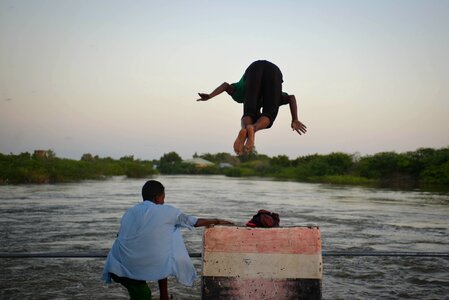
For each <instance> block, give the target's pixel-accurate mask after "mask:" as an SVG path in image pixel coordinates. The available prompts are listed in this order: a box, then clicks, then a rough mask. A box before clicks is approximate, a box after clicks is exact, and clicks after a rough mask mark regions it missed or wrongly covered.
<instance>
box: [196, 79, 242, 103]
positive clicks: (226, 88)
mask: <svg viewBox="0 0 449 300" xmlns="http://www.w3.org/2000/svg"><path fill="white" fill-rule="evenodd" d="M223 92H227V93H228V94H229V95H232V93H233V92H234V86H232V85H230V84H229V83H227V82H223V83H222V84H221V85H220V86H219V87H217V88H216V89H215V90H213V92H212V93H210V94H205V93H198V95H199V96H200V97H201V98H200V99H197V100H196V101H207V100H209V99H210V98H213V97H215V96H217V95H220V94H221V93H223Z"/></svg>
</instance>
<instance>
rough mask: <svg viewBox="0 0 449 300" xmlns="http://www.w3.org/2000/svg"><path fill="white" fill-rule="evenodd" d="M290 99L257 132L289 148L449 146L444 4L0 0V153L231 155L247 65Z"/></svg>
mask: <svg viewBox="0 0 449 300" xmlns="http://www.w3.org/2000/svg"><path fill="white" fill-rule="evenodd" d="M258 59H266V60H269V61H272V62H273V63H275V64H276V65H278V66H279V67H280V69H281V70H282V73H283V76H284V84H283V90H284V91H286V92H288V93H290V94H294V95H295V96H296V98H297V99H298V102H299V117H300V120H301V121H302V122H303V123H305V124H306V125H307V127H308V132H307V134H305V135H302V136H299V135H298V134H297V133H295V132H292V130H291V128H290V122H291V116H290V112H289V109H288V106H282V107H281V108H280V111H279V115H278V118H277V119H276V121H275V123H274V125H273V127H272V128H271V129H269V130H265V131H260V132H258V133H257V135H256V149H257V151H258V152H259V153H263V154H267V155H269V156H275V155H280V154H286V155H288V156H289V157H290V158H296V157H298V156H303V155H307V154H313V153H320V154H328V153H331V152H335V151H343V152H346V153H355V152H359V153H360V154H362V155H366V154H373V153H377V152H381V151H397V152H404V151H413V150H416V149H417V148H420V147H432V148H440V147H446V146H449V1H447V0H446V1H443V0H442V1H432V0H426V1H421V0H420V1H412V0H388V1H274V0H273V1H114V0H104V1H98V0H86V1H81V0H72V1H66V0H53V1H43V0H39V1H38V0H36V1H25V0H21V1H12V0H0V153H5V154H8V153H10V152H12V153H15V154H18V153H20V152H25V151H29V152H32V151H33V150H35V149H53V150H54V151H55V152H56V154H57V155H58V156H59V157H67V158H75V159H79V158H80V157H81V156H82V154H83V153H91V154H93V155H99V156H101V157H104V156H112V157H114V158H119V157H121V156H124V155H134V156H135V157H136V158H141V159H159V158H160V157H161V156H162V155H163V154H164V153H168V152H170V151H176V152H177V153H178V154H180V155H181V156H182V157H183V158H184V159H187V158H190V157H191V156H192V155H193V154H194V153H195V152H197V153H198V154H201V153H218V152H228V153H233V150H232V145H233V142H234V139H235V137H236V135H237V132H238V130H239V128H240V118H241V115H242V110H243V107H242V105H240V104H237V103H235V102H234V101H233V100H232V99H231V97H229V96H228V95H227V94H222V95H220V96H218V97H216V98H214V99H212V100H210V101H208V102H197V101H196V99H197V93H198V92H211V91H212V90H213V89H214V88H215V87H217V86H218V85H219V84H221V83H222V82H224V81H226V82H229V83H232V82H236V81H238V80H239V79H240V77H241V75H242V74H243V72H244V71H245V69H246V67H247V66H248V65H249V64H250V63H251V62H253V61H255V60H258Z"/></svg>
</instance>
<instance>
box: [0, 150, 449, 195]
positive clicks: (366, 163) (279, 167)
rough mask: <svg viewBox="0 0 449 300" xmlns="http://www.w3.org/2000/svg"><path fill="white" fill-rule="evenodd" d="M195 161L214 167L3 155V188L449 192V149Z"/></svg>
mask: <svg viewBox="0 0 449 300" xmlns="http://www.w3.org/2000/svg"><path fill="white" fill-rule="evenodd" d="M193 157H194V158H202V159H205V160H207V161H210V162H212V163H213V164H212V165H209V166H199V165H195V164H192V163H186V162H185V161H183V159H182V158H181V156H179V155H178V154H177V153H176V152H169V153H165V154H164V155H163V156H162V157H161V158H160V159H159V160H152V161H148V160H139V159H134V157H133V156H132V155H131V156H124V157H122V158H120V159H118V160H116V159H112V158H110V157H107V158H100V157H98V156H92V155H91V154H84V155H83V156H82V157H81V159H80V160H79V161H77V160H70V159H63V158H58V157H56V155H54V154H53V155H50V157H46V158H39V157H36V156H35V155H31V154H30V153H21V154H19V155H14V154H9V155H4V154H0V183H4V184H5V183H12V184H15V183H52V182H67V181H75V180H82V179H101V178H106V177H109V176H117V175H126V176H128V177H132V178H143V177H148V176H151V175H154V174H206V175H209V174H210V175H213V174H222V175H226V176H231V177H247V176H259V177H270V178H277V179H283V180H295V181H304V182H327V183H337V184H362V185H374V186H397V187H423V186H449V147H445V148H440V149H433V148H420V149H417V150H416V151H409V152H404V153H396V152H380V153H376V154H373V155H364V156H361V155H358V154H347V153H342V152H333V153H330V154H312V155H306V156H300V157H297V158H295V159H290V158H289V157H288V156H286V155H278V156H274V157H269V156H267V155H264V154H259V153H257V151H256V150H254V151H253V152H252V153H250V154H247V155H243V156H238V157H237V156H234V155H231V154H229V153H225V152H221V153H216V154H210V153H204V154H201V155H198V154H196V153H195V154H194V156H193Z"/></svg>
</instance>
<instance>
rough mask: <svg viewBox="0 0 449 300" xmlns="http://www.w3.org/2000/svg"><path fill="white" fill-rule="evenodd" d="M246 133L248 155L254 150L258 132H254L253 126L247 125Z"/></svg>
mask: <svg viewBox="0 0 449 300" xmlns="http://www.w3.org/2000/svg"><path fill="white" fill-rule="evenodd" d="M246 131H247V135H248V139H247V140H246V144H245V149H246V153H248V154H250V153H251V151H252V150H253V148H254V140H255V138H256V132H255V130H254V126H253V125H247V126H246Z"/></svg>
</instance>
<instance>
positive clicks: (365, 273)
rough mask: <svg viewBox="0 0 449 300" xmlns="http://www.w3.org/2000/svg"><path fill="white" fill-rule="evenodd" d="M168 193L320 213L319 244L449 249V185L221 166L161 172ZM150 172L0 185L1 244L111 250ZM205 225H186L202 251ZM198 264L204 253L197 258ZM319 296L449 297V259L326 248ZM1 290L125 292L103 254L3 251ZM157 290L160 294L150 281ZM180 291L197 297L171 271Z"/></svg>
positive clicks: (307, 216)
mask: <svg viewBox="0 0 449 300" xmlns="http://www.w3.org/2000/svg"><path fill="white" fill-rule="evenodd" d="M156 179H157V180H160V181H161V182H162V183H163V184H164V185H165V187H166V203H167V204H172V205H174V206H177V207H178V208H180V209H182V210H183V211H184V212H185V213H188V214H192V215H196V216H201V217H219V218H223V219H228V220H231V221H233V222H235V223H240V224H243V223H245V222H246V221H247V220H248V219H250V218H251V216H252V215H253V214H255V213H256V212H257V210H258V209H262V208H263V209H268V210H271V211H275V212H277V213H279V214H280V216H281V225H283V226H293V225H301V224H310V223H315V224H317V225H319V226H320V229H321V235H322V240H323V250H325V251H326V250H327V251H330V250H352V251H441V252H449V221H448V219H449V218H448V217H449V195H447V194H437V193H428V192H421V191H392V190H380V189H370V188H360V187H341V186H331V185H321V184H305V183H297V182H281V181H269V180H261V179H235V178H226V177H222V176H159V177H157V178H156ZM144 182H145V181H144V180H131V179H125V178H121V177H117V178H113V179H110V180H106V181H88V182H81V183H74V184H58V185H20V186H0V241H1V243H0V252H59V251H62V252H75V251H78V252H98V251H103V252H106V251H108V250H109V248H110V246H111V245H112V242H113V240H114V238H115V236H116V233H117V230H118V227H119V221H120V218H121V216H122V215H123V213H124V212H125V211H126V209H127V208H129V207H130V206H132V205H134V204H135V203H137V202H139V201H141V200H140V199H141V197H140V190H141V187H142V185H143V183H144ZM202 232H203V230H202V229H197V230H195V231H192V232H189V231H186V232H184V236H185V240H186V244H187V248H188V249H189V252H201V238H202ZM193 261H194V264H195V266H196V267H197V270H198V273H199V274H200V272H201V260H200V259H198V258H193ZM323 261H324V274H323V299H448V295H449V259H447V258H412V257H353V258H351V257H323ZM0 268H1V270H2V275H1V277H0V299H100V298H102V299H127V298H128V297H127V293H126V291H125V290H124V289H122V288H121V286H119V285H117V284H113V285H109V286H106V285H104V284H103V283H102V282H101V281H100V276H101V271H102V268H103V259H84V258H83V259H82V258H77V259H40V258H39V259H0ZM151 287H152V290H153V293H154V294H155V295H157V294H158V290H157V288H156V286H155V285H154V284H151ZM169 290H170V293H171V294H173V295H174V299H200V280H199V278H198V279H197V280H196V283H195V286H194V287H193V288H189V287H184V286H182V285H179V284H177V283H176V282H175V281H174V280H170V281H169Z"/></svg>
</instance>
